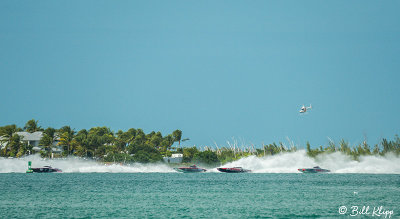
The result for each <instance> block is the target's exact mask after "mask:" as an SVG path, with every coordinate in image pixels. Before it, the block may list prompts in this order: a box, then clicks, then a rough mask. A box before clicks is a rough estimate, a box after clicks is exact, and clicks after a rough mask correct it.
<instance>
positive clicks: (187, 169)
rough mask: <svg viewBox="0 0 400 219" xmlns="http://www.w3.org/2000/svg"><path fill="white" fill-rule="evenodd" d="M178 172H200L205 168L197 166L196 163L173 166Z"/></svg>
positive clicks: (204, 170)
mask: <svg viewBox="0 0 400 219" xmlns="http://www.w3.org/2000/svg"><path fill="white" fill-rule="evenodd" d="M174 169H175V170H176V171H178V172H183V173H201V172H206V171H207V170H206V169H203V168H199V167H197V166H196V165H192V166H190V167H179V168H174Z"/></svg>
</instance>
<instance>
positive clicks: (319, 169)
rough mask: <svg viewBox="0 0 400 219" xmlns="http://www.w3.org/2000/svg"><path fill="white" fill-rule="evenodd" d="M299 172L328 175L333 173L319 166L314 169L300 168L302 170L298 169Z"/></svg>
mask: <svg viewBox="0 0 400 219" xmlns="http://www.w3.org/2000/svg"><path fill="white" fill-rule="evenodd" d="M297 170H298V171H300V172H302V173H328V172H331V171H330V170H327V169H322V168H321V167H319V166H316V167H313V168H300V169H297Z"/></svg>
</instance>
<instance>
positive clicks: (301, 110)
mask: <svg viewBox="0 0 400 219" xmlns="http://www.w3.org/2000/svg"><path fill="white" fill-rule="evenodd" d="M309 109H312V106H311V104H310V106H308V107H305V106H304V105H303V106H302V107H301V109H300V111H299V112H300V113H305V112H307V110H309Z"/></svg>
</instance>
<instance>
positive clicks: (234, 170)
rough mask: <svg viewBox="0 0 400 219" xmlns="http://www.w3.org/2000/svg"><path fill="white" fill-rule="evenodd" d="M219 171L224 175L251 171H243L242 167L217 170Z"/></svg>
mask: <svg viewBox="0 0 400 219" xmlns="http://www.w3.org/2000/svg"><path fill="white" fill-rule="evenodd" d="M217 170H218V171H220V172H224V173H248V172H251V170H247V169H243V168H242V167H231V168H229V167H226V168H217Z"/></svg>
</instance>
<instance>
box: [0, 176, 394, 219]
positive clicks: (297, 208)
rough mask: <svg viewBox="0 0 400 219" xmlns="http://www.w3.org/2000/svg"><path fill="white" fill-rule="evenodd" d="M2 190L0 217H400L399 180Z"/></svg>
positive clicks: (291, 179) (81, 180) (19, 179)
mask: <svg viewBox="0 0 400 219" xmlns="http://www.w3.org/2000/svg"><path fill="white" fill-rule="evenodd" d="M0 186H1V191H0V194H1V195H0V218H60V217H62V218H100V217H104V218H143V217H144V218H268V217H284V218H288V217H302V218H304V217H340V216H343V215H341V214H339V207H341V206H346V207H347V211H346V213H345V214H344V215H347V216H349V215H350V214H352V210H354V208H353V209H352V208H351V207H352V206H358V207H359V211H360V213H361V208H362V207H363V206H366V207H367V206H369V207H370V209H369V211H364V213H366V214H365V215H366V216H370V217H372V216H373V208H374V207H376V208H378V207H380V206H383V208H382V211H381V212H384V211H392V212H393V214H392V215H390V216H391V218H399V217H400V208H399V205H400V175H387V174H374V175H368V174H254V173H248V174H246V173H245V174H224V173H200V174H184V173H61V174H57V173H55V174H22V173H5V174H0ZM340 210H341V211H342V213H343V212H344V210H345V209H344V208H343V207H342V208H341V209H340ZM360 213H359V214H358V215H357V216H356V217H352V218H358V217H361V215H360ZM367 213H369V214H367ZM375 213H379V212H378V211H376V212H375ZM353 214H355V213H353ZM374 216H375V217H372V218H385V215H381V216H380V217H376V216H377V215H374ZM386 216H387V217H386V218H389V215H386Z"/></svg>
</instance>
